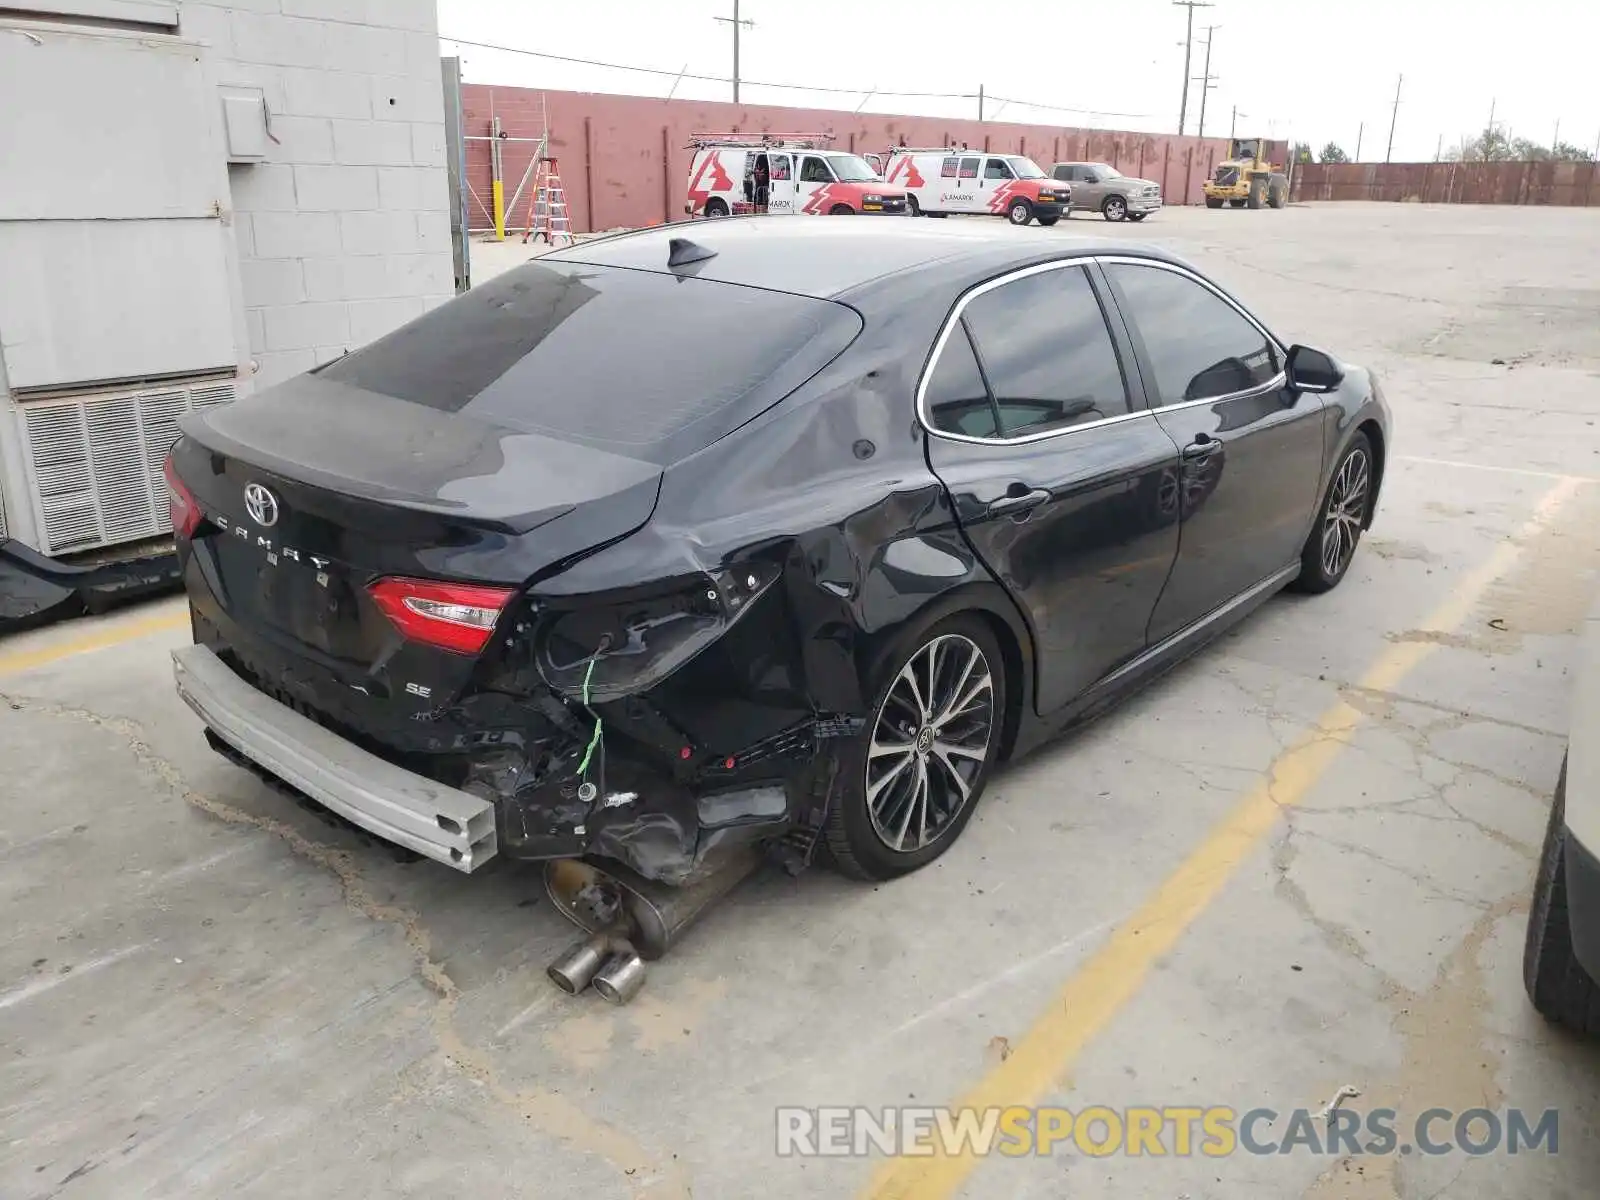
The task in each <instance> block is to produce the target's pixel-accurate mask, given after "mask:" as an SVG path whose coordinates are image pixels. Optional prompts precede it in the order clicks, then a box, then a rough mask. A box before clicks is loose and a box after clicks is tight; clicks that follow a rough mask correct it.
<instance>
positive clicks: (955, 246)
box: [167, 218, 1389, 883]
mask: <svg viewBox="0 0 1600 1200" xmlns="http://www.w3.org/2000/svg"><path fill="white" fill-rule="evenodd" d="M1388 444H1389V413H1388V409H1387V406H1386V404H1385V402H1384V400H1383V399H1382V396H1381V394H1380V392H1379V389H1378V386H1377V384H1376V382H1375V381H1374V379H1373V377H1372V375H1371V374H1370V373H1368V372H1367V371H1365V370H1362V369H1361V368H1359V367H1355V366H1351V365H1348V364H1343V363H1341V362H1339V361H1338V360H1336V359H1335V358H1333V357H1332V356H1330V355H1329V354H1327V353H1325V352H1323V351H1320V350H1315V349H1311V348H1309V347H1306V346H1297V345H1296V346H1291V345H1288V344H1286V343H1285V342H1283V341H1282V340H1280V339H1279V338H1277V337H1275V336H1274V335H1273V333H1272V332H1271V331H1270V330H1269V329H1268V328H1267V327H1266V326H1265V325H1264V324H1263V323H1262V322H1261V321H1260V320H1258V319H1257V318H1256V317H1255V316H1253V315H1252V314H1251V313H1250V312H1249V310H1248V309H1246V308H1245V307H1244V306H1243V305H1242V304H1241V303H1240V302H1239V301H1238V300H1236V299H1235V298H1233V297H1232V296H1230V295H1229V294H1228V293H1227V292H1225V291H1224V290H1223V289H1221V288H1220V287H1218V286H1217V285H1216V284H1214V283H1212V282H1211V281H1210V280H1208V279H1206V278H1205V276H1204V275H1203V274H1201V273H1200V272H1199V271H1197V270H1195V269H1194V268H1193V267H1191V266H1188V265H1186V264H1184V263H1182V262H1179V261H1178V260H1176V259H1173V258H1171V257H1168V256H1166V255H1165V254H1163V253H1161V252H1159V251H1156V250H1153V249H1150V248H1148V247H1143V246H1136V245H1117V244H1113V243H1108V242H1103V241H1098V240H1095V241H1089V240H1073V239H1068V238H1046V239H1042V240H1041V239H1037V238H1031V237H1027V236H1025V235H1023V234H1021V233H1020V232H1019V231H1014V230H1010V229H1008V228H1005V227H1001V228H991V227H988V226H984V227H981V228H978V227H974V226H972V225H968V224H966V223H960V222H953V221H952V222H946V223H943V224H939V225H937V226H936V227H935V226H930V225H929V224H927V223H916V222H894V221H889V222H863V223H860V224H858V223H856V222H853V221H792V220H784V219H779V218H750V219H739V220H730V221H722V222H716V223H714V224H710V225H707V224H704V223H697V224H695V225H693V226H692V227H689V226H678V227H667V228H663V229H654V230H647V231H643V232H638V233H631V234H623V235H621V236H617V237H610V238H605V239H602V240H596V241H591V242H586V243H583V244H581V245H577V246H574V247H571V248H569V249H564V250H561V251H559V252H557V253H553V254H548V255H545V256H544V257H542V258H539V259H537V260H535V261H532V262H530V263H528V264H527V265H525V266H522V267H520V268H518V269H516V270H513V271H511V272H509V273H508V274H505V275H502V276H499V277H498V278H495V279H494V280H492V281H490V282H488V283H486V284H483V285H481V286H479V287H476V288H474V289H472V291H471V292H469V293H467V294H466V295H464V296H462V297H459V298H457V299H456V300H454V301H452V302H450V303H448V304H445V305H444V306H442V307H441V308H439V309H437V310H435V311H434V312H432V313H430V314H428V315H427V316H424V317H422V318H420V319H418V320H416V321H413V322H412V323H411V324H409V325H407V326H405V327H403V328H401V329H399V330H397V331H396V332H394V333H392V334H390V335H388V336H387V337H384V338H382V339H381V340H379V341H377V342H374V343H372V344H371V345H369V346H366V347H365V348H363V349H360V350H357V351H355V352H354V353H352V354H349V355H347V356H345V357H343V358H341V359H339V360H337V361H336V362H333V363H331V364H329V365H327V366H324V367H322V368H319V369H318V370H316V371H313V372H311V373H310V374H307V375H303V376H301V377H299V378H297V379H294V380H291V381H289V382H287V383H284V384H280V385H279V386H277V387H274V388H271V389H268V390H266V391H264V392H262V393H260V394H259V395H256V396H254V397H252V398H249V399H246V400H243V401H240V402H239V403H237V404H235V405H233V406H231V407H228V408H223V409H213V410H210V411H208V412H205V413H197V414H194V415H193V416H191V417H190V418H189V420H188V423H187V424H186V425H185V426H184V432H183V437H182V438H181V439H180V440H179V442H178V444H177V445H176V446H175V447H174V448H173V451H172V455H171V458H170V460H169V462H168V465H167V475H168V480H169V482H170V485H171V503H172V516H173V524H174V527H175V530H176V532H177V535H178V539H179V547H180V554H181V559H182V565H183V570H184V575H185V580H186V584H187V588H188V595H189V601H190V606H191V610H192V615H193V627H194V644H193V645H192V646H187V647H185V648H183V649H181V650H180V651H178V652H177V654H176V655H175V665H176V672H177V682H178V688H179V691H180V693H181V694H182V696H183V698H184V699H185V700H186V701H187V702H188V704H189V705H190V706H191V707H192V708H193V709H194V710H195V711H196V712H197V713H198V714H199V715H200V717H201V718H202V719H203V720H204V722H205V724H206V726H207V727H208V736H209V738H210V740H211V743H212V745H213V746H214V747H216V748H217V749H218V750H219V751H221V752H222V753H224V754H226V755H228V756H229V757H230V758H232V759H233V760H234V761H236V762H238V763H240V764H241V765H244V766H248V767H252V768H254V769H255V770H257V771H258V772H260V773H262V774H264V775H266V776H268V777H270V778H273V779H276V780H278V781H281V782H283V783H286V784H288V785H290V786H291V787H292V788H294V789H296V790H297V791H298V792H301V793H304V794H305V795H306V796H309V797H310V798H311V799H312V800H314V801H316V802H317V803H318V804H320V805H322V806H324V807H325V808H327V809H331V810H333V811H334V812H336V813H339V814H341V815H342V816H344V817H345V818H347V819H348V820H350V821H352V822H354V823H355V824H357V825H359V826H362V827H363V828H365V829H366V830H368V831H370V832H372V833H374V834H376V835H378V836H380V837H382V838H385V839H387V840H389V841H391V842H394V843H397V844H399V845H401V846H403V847H406V848H409V849H410V850H411V851H414V852H416V853H419V854H422V855H426V856H429V857H431V858H434V859H437V860H439V861H441V862H444V863H447V864H450V865H452V866H454V867H456V868H458V869H460V870H464V871H471V870H474V869H475V868H477V867H479V866H481V865H482V864H483V863H485V862H486V861H488V860H489V859H491V858H493V857H494V856H495V855H496V854H501V855H505V856H509V857H511V858H522V859H556V858H576V857H596V858H600V859H611V860H620V861H621V862H623V863H624V864H626V865H627V866H629V867H631V868H633V869H634V870H636V871H637V872H639V873H641V874H643V875H644V876H646V877H648V878H650V879H653V880H656V881H658V882H665V883H683V882H685V881H691V880H693V879H694V878H696V872H697V870H698V869H699V868H700V867H701V866H702V865H703V864H704V863H705V862H706V858H707V855H708V854H710V853H711V852H713V851H714V850H715V849H717V848H718V847H743V846H745V845H748V844H751V843H757V844H760V845H761V846H762V847H764V848H765V849H766V850H767V851H768V852H769V853H770V854H772V855H773V856H775V857H777V858H778V859H779V860H781V861H783V862H784V863H786V865H788V866H790V867H791V868H792V869H798V868H799V867H800V866H801V865H803V864H805V863H807V862H809V861H811V859H812V858H813V857H814V856H815V855H816V854H818V853H819V852H824V853H826V855H827V856H828V857H831V859H832V860H833V861H834V863H836V864H837V865H838V867H839V868H840V869H841V870H843V871H844V872H846V873H847V874H850V875H852V876H856V877H861V878H869V879H886V878H889V877H892V876H896V875H900V874H902V873H904V872H907V871H910V870H913V869H915V868H917V867H920V866H922V865H924V864H926V863H928V862H929V861H931V860H932V859H934V858H936V857H938V856H939V855H940V854H942V853H944V851H946V850H947V849H949V847H950V846H951V844H952V843H953V842H954V841H955V840H956V838H957V837H958V836H959V835H960V833H961V830H962V828H963V827H964V826H965V825H966V823H967V821H968V820H969V819H970V818H971V816H972V813H973V810H974V808H975V806H976V805H977V804H978V801H979V799H980V797H981V796H982V794H983V790H984V785H985V784H986V783H987V781H988V780H989V778H990V776H991V774H992V773H993V772H994V770H995V769H996V766H997V764H999V763H1001V762H1003V761H1004V760H1006V759H1007V758H1010V757H1014V756H1016V755H1018V754H1020V753H1022V752H1023V751H1025V750H1027V749H1029V748H1030V747H1032V746H1034V745H1037V744H1038V743H1039V742H1040V741H1041V740H1042V739H1044V738H1046V737H1048V736H1050V735H1052V734H1053V733H1056V732H1058V731H1060V730H1062V729H1064V728H1066V727H1067V726H1069V725H1071V724H1073V723H1075V722H1077V721H1080V720H1082V719H1084V718H1086V717H1088V716H1090V715H1092V714H1094V713H1096V712H1098V711H1100V710H1101V709H1103V708H1104V707H1105V706H1106V705H1107V704H1109V703H1110V702H1112V701H1113V700H1115V699H1116V698H1118V697H1119V696H1120V695H1123V694H1125V693H1126V692H1127V691H1128V690H1129V689H1131V688H1133V687H1136V686H1137V685H1138V684H1139V683H1140V682H1141V681H1144V680H1147V679H1148V678H1150V677H1151V676H1153V675H1155V674H1156V673H1158V672H1160V671H1161V670H1162V669H1163V668H1165V667H1168V666H1170V665H1171V664H1172V663H1173V662H1174V661H1175V660H1176V659H1178V658H1180V657H1182V656H1183V655H1186V654H1188V653H1190V652H1192V651H1193V650H1194V649H1196V648H1197V647H1198V646H1200V645H1201V644H1203V643H1204V642H1205V641H1206V640H1207V639H1209V638H1212V637H1214V636H1215V635H1216V634H1218V633H1219V632H1221V631H1222V630H1224V629H1226V628H1228V627H1229V626H1231V625H1232V624H1234V623H1235V622H1236V621H1238V620H1240V619H1241V618H1243V617H1244V616H1245V615H1246V614H1247V613H1248V612H1249V611H1250V610H1251V609H1253V608H1254V607H1256V606H1257V605H1259V604H1261V603H1263V602H1264V601H1266V600H1267V599H1268V598H1269V597H1271V596H1272V595H1273V594H1274V593H1275V592H1277V591H1278V590H1279V589H1281V588H1283V587H1285V586H1288V585H1295V586H1297V587H1299V588H1301V589H1303V590H1306V591H1311V592H1320V591H1326V590H1327V589H1329V588H1332V587H1334V586H1335V585H1337V584H1338V583H1339V581H1340V580H1341V579H1342V578H1343V577H1344V576H1345V574H1346V572H1347V571H1348V570H1349V567H1350V562H1351V558H1352V556H1353V555H1354V554H1355V552H1356V547H1357V544H1358V542H1359V541H1360V538H1361V534H1362V531H1363V530H1365V529H1366V528H1367V527H1368V525H1369V524H1370V522H1371V520H1372V516H1373V510H1374V506H1375V505H1376V503H1377V499H1378V489H1379V486H1380V484H1381V483H1382V480H1383V471H1384V461H1385V455H1386V449H1387V447H1388Z"/></svg>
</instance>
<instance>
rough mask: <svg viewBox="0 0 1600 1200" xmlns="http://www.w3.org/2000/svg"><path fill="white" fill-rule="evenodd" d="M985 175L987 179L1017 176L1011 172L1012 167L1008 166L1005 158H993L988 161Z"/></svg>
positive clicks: (984, 170)
mask: <svg viewBox="0 0 1600 1200" xmlns="http://www.w3.org/2000/svg"><path fill="white" fill-rule="evenodd" d="M983 177H984V178H985V179H1015V178H1016V176H1015V175H1013V174H1012V173H1011V168H1010V167H1008V166H1006V161H1005V159H1003V158H991V159H990V160H989V161H988V162H986V163H985V164H984V166H983Z"/></svg>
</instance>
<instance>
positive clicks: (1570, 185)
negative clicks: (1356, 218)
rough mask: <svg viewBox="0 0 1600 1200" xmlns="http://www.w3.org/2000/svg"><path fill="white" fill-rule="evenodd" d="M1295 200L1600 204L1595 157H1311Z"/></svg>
mask: <svg viewBox="0 0 1600 1200" xmlns="http://www.w3.org/2000/svg"><path fill="white" fill-rule="evenodd" d="M1294 198H1295V199H1296V200H1418V201H1423V202H1425V203H1429V204H1554V205H1563V206H1567V205H1571V206H1578V207H1582V206H1584V205H1600V167H1597V166H1596V165H1595V164H1594V163H1566V162H1564V163H1554V162H1497V163H1448V162H1443V163H1309V164H1307V165H1306V166H1303V167H1301V168H1300V169H1299V170H1298V171H1296V173H1295V185H1294Z"/></svg>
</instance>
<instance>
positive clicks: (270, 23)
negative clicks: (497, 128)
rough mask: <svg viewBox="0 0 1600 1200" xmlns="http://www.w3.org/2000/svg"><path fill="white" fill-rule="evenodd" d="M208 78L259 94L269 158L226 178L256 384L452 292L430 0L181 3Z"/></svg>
mask: <svg viewBox="0 0 1600 1200" xmlns="http://www.w3.org/2000/svg"><path fill="white" fill-rule="evenodd" d="M179 21H180V31H181V32H182V33H183V34H185V35H187V36H190V37H196V38H200V39H201V40H203V41H206V42H208V43H210V45H211V48H212V61H213V73H214V75H215V80H216V82H217V83H218V84H219V85H226V84H240V85H246V86H254V87H260V88H262V89H263V90H264V92H265V94H266V99H267V104H268V107H269V109H270V111H271V118H272V125H271V130H272V134H273V136H275V137H276V138H277V139H278V143H279V144H277V145H270V144H269V145H270V149H269V153H268V161H266V162H264V163H255V164H234V165H232V166H230V167H229V170H228V175H229V181H230V186H231V191H232V200H233V220H234V225H235V232H236V234H237V237H238V243H239V263H240V274H241V278H242V281H243V293H244V306H245V321H246V325H247V328H248V330H249V338H250V352H251V357H252V359H253V361H254V363H255V366H256V371H255V375H254V378H253V383H254V386H255V387H257V388H262V387H268V386H270V385H272V384H274V383H277V382H279V381H280V380H283V379H287V378H289V377H290V376H292V375H297V374H299V373H300V372H302V371H306V370H309V369H310V368H311V367H313V366H316V365H317V364H318V363H320V362H325V361H327V360H328V359H330V358H337V357H338V356H339V355H340V354H341V353H343V352H344V351H345V350H347V349H354V348H356V347H357V346H360V345H362V344H364V343H366V342H369V341H371V340H372V339H373V338H376V337H379V336H381V335H382V334H385V333H387V332H389V331H390V330H391V329H394V328H395V327H396V326H398V325H401V324H403V323H404V322H406V321H408V320H410V319H411V318H413V317H416V316H420V315H421V314H422V313H423V312H425V311H426V310H427V309H429V308H432V307H434V306H435V305H438V304H442V303H443V302H444V301H446V300H448V299H450V298H451V297H452V296H453V295H454V294H455V282H454V279H455V276H454V268H453V266H452V264H451V258H450V216H449V198H448V191H447V184H446V172H445V152H444V100H443V95H442V93H441V90H440V78H439V38H438V17H437V14H436V11H435V8H434V0H222V2H220V3H211V4H192V3H188V2H187V0H184V2H183V3H181V4H180V6H179Z"/></svg>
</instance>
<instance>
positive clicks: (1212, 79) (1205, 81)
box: [1198, 25, 1222, 137]
mask: <svg viewBox="0 0 1600 1200" xmlns="http://www.w3.org/2000/svg"><path fill="white" fill-rule="evenodd" d="M1221 28H1222V26H1220V25H1207V26H1206V65H1205V66H1204V67H1202V68H1201V71H1202V72H1203V73H1202V74H1201V75H1200V76H1199V77H1198V78H1199V80H1200V83H1201V87H1200V136H1201V137H1205V135H1206V95H1207V94H1208V93H1209V92H1210V91H1211V89H1212V88H1214V87H1216V86H1217V84H1216V78H1217V77H1216V76H1215V75H1213V74H1212V73H1211V39H1212V38H1213V37H1214V36H1216V32H1217V30H1219V29H1221Z"/></svg>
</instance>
